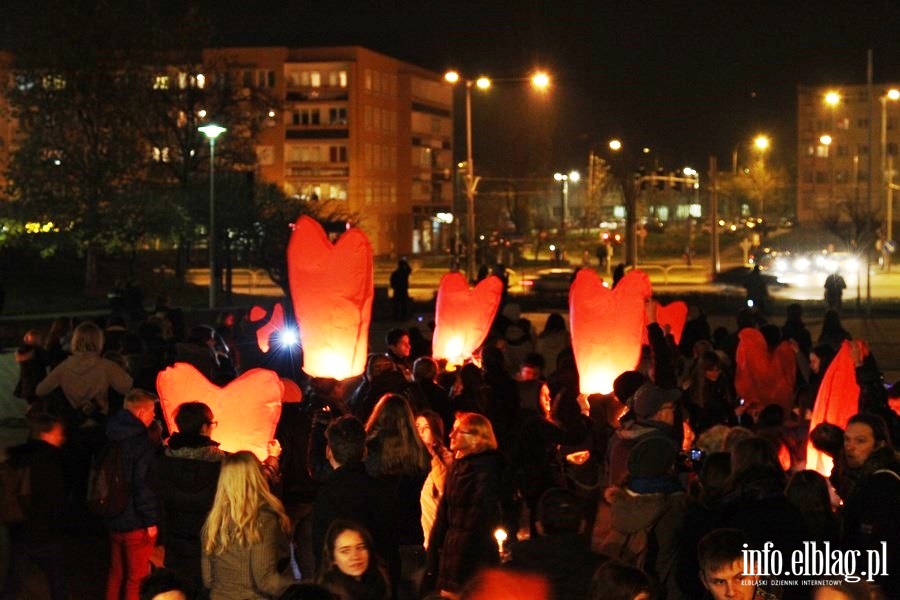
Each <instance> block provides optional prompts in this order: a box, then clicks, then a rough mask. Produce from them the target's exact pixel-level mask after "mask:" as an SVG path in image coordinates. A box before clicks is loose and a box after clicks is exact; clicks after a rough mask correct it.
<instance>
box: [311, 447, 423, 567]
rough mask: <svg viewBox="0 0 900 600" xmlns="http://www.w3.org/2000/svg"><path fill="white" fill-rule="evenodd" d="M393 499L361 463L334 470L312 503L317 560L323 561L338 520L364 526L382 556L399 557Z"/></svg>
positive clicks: (383, 484) (314, 544) (314, 551)
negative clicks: (329, 535)
mask: <svg viewBox="0 0 900 600" xmlns="http://www.w3.org/2000/svg"><path fill="white" fill-rule="evenodd" d="M390 497H391V492H390V490H389V489H388V487H387V486H386V485H385V483H384V482H382V481H379V480H378V479H375V478H374V477H372V476H370V475H369V474H368V473H366V467H365V465H363V464H362V463H356V464H350V465H343V466H341V467H338V468H337V469H335V471H334V472H333V473H331V475H330V476H329V477H328V479H327V480H326V481H325V483H323V484H322V487H320V488H319V493H318V495H317V496H316V500H315V503H314V504H313V515H312V519H313V522H312V541H313V553H314V555H315V556H316V560H317V561H320V560H321V558H322V548H323V547H324V544H325V533H326V532H327V531H328V527H329V526H330V525H331V523H332V522H334V521H335V520H336V519H347V520H350V521H356V522H357V523H359V524H360V525H363V526H364V527H365V528H366V529H368V530H369V532H370V533H371V534H372V538H373V539H374V541H375V549H376V551H377V553H378V555H379V556H382V557H385V558H387V557H389V556H396V555H397V552H398V551H397V542H396V515H395V511H394V507H393V506H391V505H390ZM416 522H418V521H416Z"/></svg>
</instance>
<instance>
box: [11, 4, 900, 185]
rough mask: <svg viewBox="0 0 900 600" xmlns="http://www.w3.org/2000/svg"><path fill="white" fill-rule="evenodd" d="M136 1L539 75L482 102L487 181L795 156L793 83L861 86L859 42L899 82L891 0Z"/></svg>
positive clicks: (416, 56) (290, 40)
mask: <svg viewBox="0 0 900 600" xmlns="http://www.w3.org/2000/svg"><path fill="white" fill-rule="evenodd" d="M73 1H77V0H73ZM12 2H13V4H17V3H18V2H19V0H12ZM144 2H145V3H146V4H152V5H155V7H157V8H159V7H162V8H163V11H162V12H163V13H164V14H167V15H169V16H171V15H174V14H177V13H179V12H180V11H183V10H184V9H185V7H186V6H189V5H192V6H193V7H194V8H196V9H197V10H198V12H200V13H202V14H204V15H206V16H207V17H208V18H209V19H211V20H212V22H213V24H214V25H215V28H216V30H217V31H218V32H219V40H220V41H221V43H222V44H223V45H232V44H234V45H237V44H241V45H290V46H317V45H363V46H366V47H369V48H371V49H373V50H376V51H380V52H384V53H386V54H389V55H392V56H396V57H398V58H401V59H404V60H407V61H410V62H413V63H416V64H419V65H422V66H424V67H427V68H431V69H434V70H436V71H444V70H445V69H447V68H449V67H456V68H458V69H460V70H461V71H462V72H463V73H464V74H466V75H469V76H475V75H478V74H480V73H482V72H483V73H486V74H489V75H491V76H494V77H517V76H524V75H527V74H528V73H529V72H530V71H531V70H532V69H533V68H534V67H535V66H541V67H544V68H546V69H547V70H548V71H550V72H551V73H552V75H553V78H554V87H553V90H552V91H551V92H550V93H549V94H548V95H547V96H546V97H543V98H537V97H535V96H534V94H533V93H532V92H531V91H530V90H529V89H528V87H527V86H526V85H522V84H515V83H512V84H503V85H498V86H496V88H495V89H494V90H492V91H491V92H490V94H489V95H484V96H479V97H477V98H475V102H474V122H475V128H474V131H475V138H476V140H475V150H476V164H480V165H481V167H483V168H486V169H489V170H490V171H491V172H493V173H496V174H506V175H518V176H526V175H537V174H539V173H538V171H540V170H541V169H546V168H549V169H557V170H558V169H565V168H569V167H576V166H581V165H583V164H584V163H585V162H586V157H587V152H588V150H589V149H590V148H591V147H592V146H593V147H597V148H600V147H604V146H605V144H606V141H607V140H608V139H609V138H610V137H611V136H618V137H620V138H621V139H622V140H623V142H624V143H625V144H626V145H627V146H628V147H633V148H640V147H643V146H649V147H651V148H653V149H654V152H655V156H656V157H657V158H658V159H659V160H660V161H661V162H662V163H663V164H664V165H665V166H666V167H667V168H675V167H681V166H684V165H685V164H692V165H695V166H699V167H700V170H702V171H705V166H706V164H707V161H708V156H709V155H711V154H717V155H718V156H719V160H720V164H722V163H723V162H724V163H728V161H730V156H731V151H732V149H733V148H734V147H735V146H738V145H742V146H746V145H748V144H749V140H750V138H752V136H753V135H754V134H755V133H756V132H759V131H764V132H767V133H769V134H770V135H771V136H772V137H773V142H774V150H773V152H774V156H773V158H776V159H777V158H779V157H781V158H782V159H783V160H788V161H793V155H794V153H795V147H796V141H795V130H796V124H795V114H796V86H797V84H800V83H803V84H831V83H834V84H838V83H863V82H865V74H866V49H867V48H872V49H873V50H874V58H875V81H876V83H877V82H879V81H890V80H892V81H895V82H897V81H900V2H888V1H882V2H874V1H862V2H860V1H854V2H848V1H846V0H845V1H843V2H840V3H838V2H821V1H819V2H816V1H810V2H797V1H792V0H781V1H773V0H765V1H757V2H742V3H738V2H728V1H727V0H724V1H718V2H712V1H710V0H695V1H692V2H678V1H677V0H668V1H660V0H652V1H644V2H639V1H631V2H629V1H625V0H608V1H604V0H595V1H593V2H566V1H556V2H551V1H549V0H542V1H539V0H530V1H519V2H515V1H504V0H478V1H476V0H455V1H443V2H438V1H435V0H420V1H414V0H408V1H405V2H404V1H399V0H397V1H368V2H363V1H356V2H351V1H347V0H318V1H316V2H309V1H294V2H291V1H290V0H280V1H278V2H273V1H270V0H255V1H254V0H241V1H233V0H225V1H223V0H194V2H188V1H185V0H165V1H160V0H144ZM28 4H30V5H34V3H33V2H32V3H28ZM112 4H113V5H115V3H114V2H113V3H112ZM460 108H461V105H460ZM460 112H461V111H460ZM458 121H459V122H461V121H462V119H461V118H460V119H458ZM462 139H464V138H459V140H462ZM463 146H464V144H462V143H460V142H459V141H458V142H457V147H458V148H460V149H462V148H463Z"/></svg>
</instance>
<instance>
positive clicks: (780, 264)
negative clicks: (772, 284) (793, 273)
mask: <svg viewBox="0 0 900 600" xmlns="http://www.w3.org/2000/svg"><path fill="white" fill-rule="evenodd" d="M787 268H788V263H787V261H786V260H785V259H783V258H776V259H775V270H776V271H778V272H779V273H784V272H785V271H787Z"/></svg>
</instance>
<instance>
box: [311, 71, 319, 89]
mask: <svg viewBox="0 0 900 600" xmlns="http://www.w3.org/2000/svg"><path fill="white" fill-rule="evenodd" d="M309 85H311V86H312V87H322V74H321V73H319V72H318V71H311V72H310V73H309Z"/></svg>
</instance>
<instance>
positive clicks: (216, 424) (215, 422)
mask: <svg viewBox="0 0 900 600" xmlns="http://www.w3.org/2000/svg"><path fill="white" fill-rule="evenodd" d="M206 424H207V425H209V426H210V427H216V426H218V425H219V422H218V421H207V422H206Z"/></svg>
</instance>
